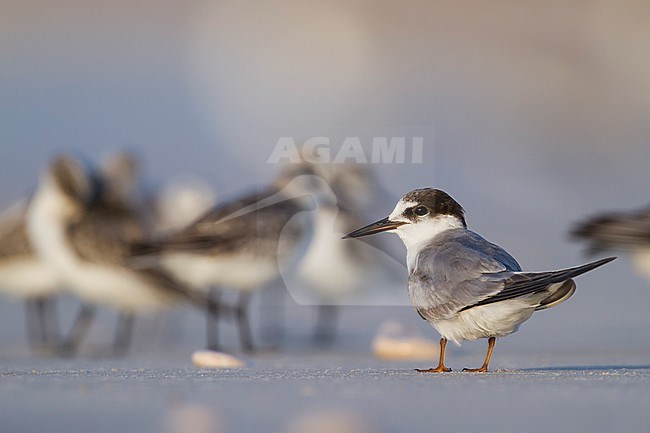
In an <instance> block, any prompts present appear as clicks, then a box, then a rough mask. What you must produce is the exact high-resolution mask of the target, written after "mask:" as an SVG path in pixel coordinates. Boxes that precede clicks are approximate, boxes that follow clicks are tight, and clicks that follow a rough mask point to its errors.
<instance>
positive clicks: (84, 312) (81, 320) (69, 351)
mask: <svg viewBox="0 0 650 433" xmlns="http://www.w3.org/2000/svg"><path fill="white" fill-rule="evenodd" d="M93 317H95V307H94V306H93V305H90V304H81V307H80V309H79V313H78V314H77V318H76V319H75V321H74V323H73V324H72V327H71V328H70V332H69V333H68V336H67V337H66V338H65V340H64V341H63V343H61V345H60V346H59V348H58V353H59V354H60V355H61V356H73V355H74V354H75V352H76V351H77V349H78V348H79V346H80V345H81V342H82V340H83V338H84V336H85V335H86V332H87V331H88V328H90V323H91V322H92V320H93Z"/></svg>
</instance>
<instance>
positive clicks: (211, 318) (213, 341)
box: [206, 287, 221, 350]
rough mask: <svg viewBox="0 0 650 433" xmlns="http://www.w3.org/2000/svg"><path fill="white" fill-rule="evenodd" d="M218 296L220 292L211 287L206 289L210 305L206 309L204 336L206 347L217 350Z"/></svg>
mask: <svg viewBox="0 0 650 433" xmlns="http://www.w3.org/2000/svg"><path fill="white" fill-rule="evenodd" d="M220 296H221V292H220V291H219V290H218V289H216V288H214V287H212V288H210V290H209V291H208V302H210V304H212V305H211V307H213V308H209V310H208V316H207V318H206V319H207V322H206V325H207V326H206V338H207V344H206V345H207V348H208V349H209V350H219V309H220V299H219V298H220Z"/></svg>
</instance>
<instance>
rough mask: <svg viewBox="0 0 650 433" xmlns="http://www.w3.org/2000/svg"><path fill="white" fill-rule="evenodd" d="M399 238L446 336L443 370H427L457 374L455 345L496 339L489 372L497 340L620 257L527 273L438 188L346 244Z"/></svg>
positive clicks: (407, 199) (421, 303)
mask: <svg viewBox="0 0 650 433" xmlns="http://www.w3.org/2000/svg"><path fill="white" fill-rule="evenodd" d="M384 231H387V232H393V233H397V235H398V236H399V237H400V238H401V239H402V241H403V242H404V245H405V246H406V249H407V267H408V271H409V277H408V294H409V298H410V300H411V303H412V304H413V306H414V307H415V309H416V310H417V312H418V314H419V315H420V316H421V317H422V318H423V319H425V320H426V321H427V322H429V323H430V324H431V325H433V327H434V328H436V330H437V331H438V333H439V334H440V335H441V337H442V338H441V339H440V357H439V360H438V366H437V367H435V368H430V369H426V370H417V371H421V372H432V373H433V372H446V371H451V369H450V368H447V367H446V366H445V365H444V357H445V347H446V344H447V340H452V341H453V342H455V343H457V344H460V342H461V341H463V340H476V339H479V338H487V339H488V349H487V354H486V356H485V360H484V362H483V365H482V366H481V367H479V368H473V369H464V371H471V372H486V371H487V369H488V364H489V362H490V358H491V356H492V349H493V348H494V344H495V341H496V339H497V338H500V337H504V336H506V335H509V334H512V333H513V332H516V331H517V330H518V329H519V326H520V325H521V324H522V323H523V322H525V321H526V320H528V319H529V318H530V317H531V316H532V314H533V313H534V312H535V311H538V310H544V309H547V308H550V307H554V306H556V305H558V304H560V303H562V302H564V301H566V300H567V299H569V298H570V297H571V295H573V293H574V292H575V289H576V285H575V283H574V281H573V278H575V277H577V276H578V275H581V274H584V273H585V272H588V271H591V270H592V269H595V268H597V267H599V266H602V265H604V264H606V263H608V262H610V261H612V260H614V259H615V257H609V258H606V259H602V260H598V261H595V262H591V263H587V264H584V265H581V266H576V267H572V268H566V269H561V270H557V271H544V272H524V271H522V269H521V267H520V266H519V263H517V261H516V260H515V259H514V258H513V257H512V256H511V255H510V254H508V253H507V252H506V251H505V250H504V249H503V248H501V247H500V246H498V245H495V244H493V243H491V242H488V241H487V240H485V239H484V238H483V237H481V236H480V235H478V234H477V233H475V232H473V231H471V230H469V229H468V228H467V224H466V222H465V211H464V209H463V208H462V206H461V205H460V204H459V203H458V202H456V201H455V200H454V199H453V198H452V197H451V196H449V195H448V194H447V193H446V192H444V191H441V190H439V189H434V188H423V189H416V190H413V191H411V192H409V193H407V194H406V195H404V196H403V197H402V198H401V199H400V200H399V202H398V203H397V206H396V207H395V209H394V210H393V212H392V213H391V214H390V215H389V216H388V217H387V218H384V219H382V220H380V221H377V222H375V223H372V224H369V225H367V226H365V227H362V228H360V229H358V230H356V231H354V232H352V233H350V234H348V235H346V236H345V238H356V237H360V236H366V235H371V234H374V233H379V232H384Z"/></svg>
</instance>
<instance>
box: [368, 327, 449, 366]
mask: <svg viewBox="0 0 650 433" xmlns="http://www.w3.org/2000/svg"><path fill="white" fill-rule="evenodd" d="M372 351H373V353H374V354H375V356H376V357H377V358H381V359H390V360H413V361H419V360H430V359H435V358H437V357H438V354H439V353H440V349H439V347H438V344H437V343H435V342H434V341H432V340H429V339H427V338H424V337H423V336H422V335H421V334H420V333H419V331H418V330H417V328H413V329H406V328H405V327H404V326H402V325H401V324H399V323H397V322H394V321H388V322H385V323H383V324H382V325H381V326H380V327H379V331H378V332H377V335H376V336H375V338H374V339H373V341H372Z"/></svg>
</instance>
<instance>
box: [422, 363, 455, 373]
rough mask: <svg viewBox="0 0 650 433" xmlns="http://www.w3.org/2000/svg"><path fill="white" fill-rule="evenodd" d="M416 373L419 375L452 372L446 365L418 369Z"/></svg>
mask: <svg viewBox="0 0 650 433" xmlns="http://www.w3.org/2000/svg"><path fill="white" fill-rule="evenodd" d="M415 371H417V372H418V373H448V372H450V371H451V368H448V367H445V366H444V365H442V366H441V365H439V366H437V367H436V368H427V369H419V368H416V369H415Z"/></svg>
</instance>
